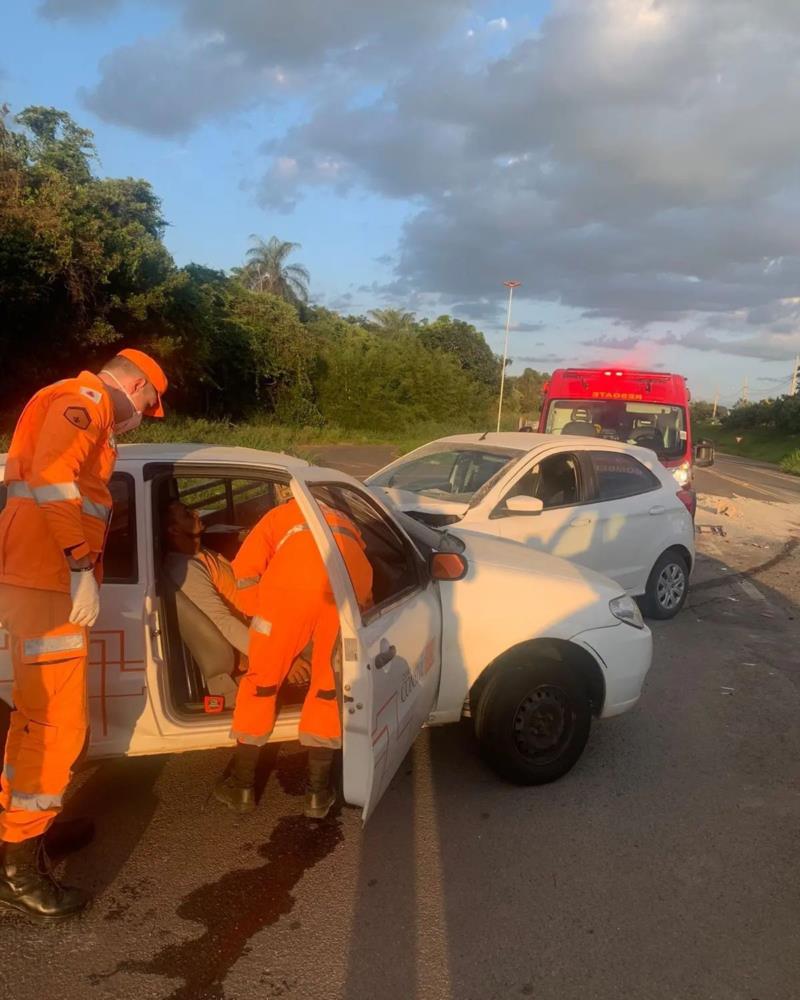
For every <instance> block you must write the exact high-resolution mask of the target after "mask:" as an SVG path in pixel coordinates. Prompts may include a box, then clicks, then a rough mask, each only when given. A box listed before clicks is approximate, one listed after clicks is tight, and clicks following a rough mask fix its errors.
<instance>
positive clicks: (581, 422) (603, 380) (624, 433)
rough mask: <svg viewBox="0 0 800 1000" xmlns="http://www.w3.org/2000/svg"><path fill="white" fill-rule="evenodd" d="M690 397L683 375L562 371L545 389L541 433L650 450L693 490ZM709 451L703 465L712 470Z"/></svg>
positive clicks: (615, 369) (618, 371)
mask: <svg viewBox="0 0 800 1000" xmlns="http://www.w3.org/2000/svg"><path fill="white" fill-rule="evenodd" d="M690 399H691V396H690V394H689V389H688V387H687V385H686V379H685V378H684V377H683V375H672V374H669V373H667V372H647V371H634V370H631V369H620V368H560V369H558V370H557V371H554V372H553V374H552V376H551V378H550V381H549V382H547V383H546V384H545V386H544V395H543V399H542V412H541V416H540V417H539V431H540V432H542V433H547V434H579V435H585V436H589V437H599V438H605V439H606V440H610V441H626V442H628V443H629V444H636V445H639V446H640V447H644V448H650V449H651V450H652V451H654V452H655V453H656V455H658V458H659V460H660V461H661V464H662V465H665V466H666V467H667V468H668V469H672V470H673V475H674V476H675V479H676V481H677V482H678V485H679V486H681V487H682V488H691V486H692V478H693V477H692V470H693V466H694V464H695V456H694V453H693V450H692V428H691V423H690V419H689V400H690ZM709 458H711V455H710V452H709V453H708V454H707V453H705V452H704V454H703V457H702V460H701V461H699V462H697V464H699V465H710V464H711V461H713V459H711V461H709V460H708V459H709Z"/></svg>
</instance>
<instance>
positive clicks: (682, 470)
mask: <svg viewBox="0 0 800 1000" xmlns="http://www.w3.org/2000/svg"><path fill="white" fill-rule="evenodd" d="M672 475H673V476H674V477H675V481H676V482H677V484H678V486H688V485H689V483H690V482H691V481H692V467H691V465H690V464H689V463H688V462H681V464H680V465H679V466H678V467H677V469H673V470H672Z"/></svg>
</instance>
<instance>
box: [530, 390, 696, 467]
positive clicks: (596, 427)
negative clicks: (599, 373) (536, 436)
mask: <svg viewBox="0 0 800 1000" xmlns="http://www.w3.org/2000/svg"><path fill="white" fill-rule="evenodd" d="M546 431H547V433H548V434H575V435H580V436H583V437H596V438H603V439H605V440H606V441H624V442H626V443H627V444H636V445H639V446H640V447H642V448H649V449H650V450H651V451H654V452H655V453H656V455H658V457H659V458H679V457H680V456H681V455H682V454H683V453H684V451H685V450H686V415H685V412H684V409H683V407H681V406H670V405H669V403H642V402H639V401H632V400H623V399H586V400H584V399H554V400H553V401H552V402H551V403H550V407H549V409H548V411H547V427H546Z"/></svg>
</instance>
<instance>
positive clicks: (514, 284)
mask: <svg viewBox="0 0 800 1000" xmlns="http://www.w3.org/2000/svg"><path fill="white" fill-rule="evenodd" d="M503 284H504V285H505V286H506V288H507V289H508V312H507V313H506V342H505V346H504V347H503V370H502V371H501V372H500V403H499V405H498V407H497V432H498V433H500V418H501V417H502V415H503V390H504V389H505V385H506V364H507V361H508V331H509V328H510V326H511V300H512V298H513V297H514V289H515V288H519V286H520V282H519V281H504V282H503Z"/></svg>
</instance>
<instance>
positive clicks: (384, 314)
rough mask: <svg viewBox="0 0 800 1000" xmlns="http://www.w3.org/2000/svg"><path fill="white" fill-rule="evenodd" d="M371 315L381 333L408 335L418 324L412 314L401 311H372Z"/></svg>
mask: <svg viewBox="0 0 800 1000" xmlns="http://www.w3.org/2000/svg"><path fill="white" fill-rule="evenodd" d="M369 315H370V317H371V318H372V322H373V324H374V325H375V326H376V327H377V328H378V332H379V333H385V334H397V333H408V332H409V330H410V329H411V328H412V327H413V326H414V323H415V322H416V316H415V315H414V313H412V312H402V310H400V309H370V311H369Z"/></svg>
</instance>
